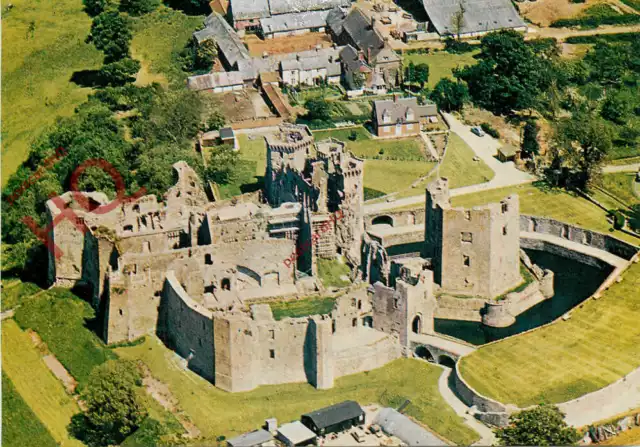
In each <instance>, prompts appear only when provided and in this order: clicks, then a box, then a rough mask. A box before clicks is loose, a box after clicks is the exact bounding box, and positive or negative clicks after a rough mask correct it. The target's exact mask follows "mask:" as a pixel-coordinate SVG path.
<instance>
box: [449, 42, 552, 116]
mask: <svg viewBox="0 0 640 447" xmlns="http://www.w3.org/2000/svg"><path fill="white" fill-rule="evenodd" d="M546 51H548V48H547V47H545V52H546ZM479 58H480V62H479V63H478V64H476V65H473V66H467V67H465V68H464V69H462V70H460V71H458V73H456V76H458V77H459V78H461V79H463V80H464V81H466V82H467V84H468V86H469V92H470V94H471V97H472V99H473V101H474V103H476V104H477V105H479V106H480V107H483V108H486V109H489V110H491V111H492V112H494V113H496V114H511V113H512V112H513V111H517V110H522V109H527V108H531V107H534V106H535V105H536V104H537V97H538V95H539V94H540V93H541V92H542V91H543V90H545V89H547V88H548V86H549V85H550V83H551V63H550V61H549V59H548V58H547V57H545V56H544V54H538V53H536V51H535V47H534V46H531V45H527V44H526V43H525V41H524V37H523V36H522V35H521V34H519V33H517V32H515V31H512V30H508V31H500V32H496V33H490V34H488V35H486V36H485V37H483V38H482V41H481V53H480V55H479Z"/></svg>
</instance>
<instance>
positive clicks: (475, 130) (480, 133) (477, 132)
mask: <svg viewBox="0 0 640 447" xmlns="http://www.w3.org/2000/svg"><path fill="white" fill-rule="evenodd" d="M471 133H473V134H475V135H477V136H479V137H484V136H485V135H486V134H485V133H484V130H482V129H481V128H480V127H479V126H474V127H472V128H471Z"/></svg>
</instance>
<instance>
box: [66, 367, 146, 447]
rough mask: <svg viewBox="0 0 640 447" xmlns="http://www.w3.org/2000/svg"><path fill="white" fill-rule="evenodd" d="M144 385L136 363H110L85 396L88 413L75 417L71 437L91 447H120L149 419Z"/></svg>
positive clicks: (97, 374) (96, 373)
mask: <svg viewBox="0 0 640 447" xmlns="http://www.w3.org/2000/svg"><path fill="white" fill-rule="evenodd" d="M141 383H142V377H141V375H140V372H139V371H138V368H137V367H136V365H135V363H133V362H132V361H129V360H110V361H108V362H106V363H104V364H102V365H100V366H97V367H96V368H95V369H94V370H93V371H92V372H91V374H90V376H89V382H88V384H87V387H86V389H85V390H84V391H83V393H82V397H83V400H84V401H85V403H86V406H87V410H86V412H85V414H84V415H82V414H80V415H78V417H74V419H73V420H72V423H71V426H70V428H69V429H70V431H71V433H72V434H73V435H74V436H75V437H76V438H78V439H80V440H82V441H84V442H85V443H86V444H88V445H89V446H105V445H112V444H120V443H121V442H122V441H123V440H124V439H125V438H126V437H127V436H128V435H129V434H131V433H133V432H134V431H135V430H136V429H137V428H138V426H139V425H140V424H141V423H142V421H143V420H144V419H145V418H146V416H147V413H146V410H145V408H144V406H143V400H142V398H141V392H140V390H139V389H138V387H139V386H140V385H141Z"/></svg>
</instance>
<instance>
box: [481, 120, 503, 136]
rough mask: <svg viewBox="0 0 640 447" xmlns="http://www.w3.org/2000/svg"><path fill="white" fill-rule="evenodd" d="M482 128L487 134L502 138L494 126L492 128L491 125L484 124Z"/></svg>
mask: <svg viewBox="0 0 640 447" xmlns="http://www.w3.org/2000/svg"><path fill="white" fill-rule="evenodd" d="M480 127H481V128H482V130H484V131H485V132H486V133H488V134H489V135H491V136H492V137H493V138H500V132H498V131H497V130H496V129H494V128H493V126H491V124H489V123H482V124H480Z"/></svg>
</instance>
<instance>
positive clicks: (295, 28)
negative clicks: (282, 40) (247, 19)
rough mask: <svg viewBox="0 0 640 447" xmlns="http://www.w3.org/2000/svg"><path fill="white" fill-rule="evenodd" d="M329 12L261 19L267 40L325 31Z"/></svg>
mask: <svg viewBox="0 0 640 447" xmlns="http://www.w3.org/2000/svg"><path fill="white" fill-rule="evenodd" d="M328 14H329V10H324V11H307V12H294V13H290V14H280V15H277V16H272V17H266V18H264V19H260V27H261V28H262V35H263V36H264V38H265V39H273V38H274V37H284V36H296V35H300V34H305V33H310V32H318V33H322V32H324V31H325V27H326V25H327V15H328Z"/></svg>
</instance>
